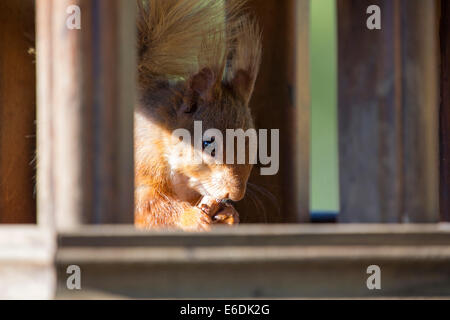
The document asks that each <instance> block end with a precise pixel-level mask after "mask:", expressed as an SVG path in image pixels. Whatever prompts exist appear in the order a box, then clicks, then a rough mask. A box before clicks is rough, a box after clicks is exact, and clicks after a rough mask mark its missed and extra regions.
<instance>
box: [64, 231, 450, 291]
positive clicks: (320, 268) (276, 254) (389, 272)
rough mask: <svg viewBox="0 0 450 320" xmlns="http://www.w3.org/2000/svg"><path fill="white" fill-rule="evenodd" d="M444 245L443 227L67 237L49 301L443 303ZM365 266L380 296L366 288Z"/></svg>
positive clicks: (447, 276) (448, 259)
mask: <svg viewBox="0 0 450 320" xmlns="http://www.w3.org/2000/svg"><path fill="white" fill-rule="evenodd" d="M449 236H450V229H449V226H448V225H444V224H443V225H390V226H386V225H370V226H368V225H331V226H328V225H322V226H310V225H298V224H296V225H272V226H261V225H246V226H244V225H242V226H238V227H236V228H217V229H214V230H213V231H212V232H211V233H203V234H186V233H182V232H161V231H159V232H156V231H154V232H136V231H135V230H133V229H132V227H107V226H104V227H91V228H84V229H82V230H71V231H68V232H65V233H63V234H61V235H60V237H59V239H60V242H59V249H58V252H57V254H56V262H57V270H58V289H57V294H56V297H57V298H64V299H72V298H84V299H89V298H308V297H309V298H311V297H316V298H317V297H328V298H338V297H347V298H348V297H359V298H362V297H364V298H376V297H448V296H449V295H450V273H449V270H450V249H449V244H450V243H449V241H450V237H449ZM180 243H181V244H183V245H182V246H180ZM224 243H226V246H224ZM69 264H76V265H78V266H79V267H80V268H81V272H82V290H72V291H70V290H67V288H66V279H67V274H66V268H67V266H68V265H69ZM373 264H375V265H378V266H380V268H381V286H382V290H369V289H368V288H367V286H366V281H367V278H368V277H369V275H368V274H367V267H368V266H370V265H373ZM330 268H331V269H332V270H333V272H330V270H331V269H330ZM336 275H339V276H336ZM149 288H151V290H149Z"/></svg>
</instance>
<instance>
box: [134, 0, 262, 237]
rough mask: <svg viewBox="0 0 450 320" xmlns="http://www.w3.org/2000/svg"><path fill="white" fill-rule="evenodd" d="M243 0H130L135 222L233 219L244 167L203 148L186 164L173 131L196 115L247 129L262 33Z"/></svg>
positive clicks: (207, 122)
mask: <svg viewBox="0 0 450 320" xmlns="http://www.w3.org/2000/svg"><path fill="white" fill-rule="evenodd" d="M244 4H245V1H244V0H227V1H223V0H222V1H221V0H217V1H216V0H208V1H202V0H149V1H146V2H145V1H144V2H143V1H138V5H139V20H138V35H139V36H138V52H139V60H138V75H139V80H138V92H139V97H138V102H137V106H136V108H135V133H134V135H135V138H134V144H135V225H136V226H137V227H139V228H146V229H148V228H178V229H182V230H185V231H204V230H209V229H210V228H211V226H212V225H213V224H226V225H234V224H237V223H239V214H238V212H237V211H236V210H235V209H234V207H233V206H232V205H231V204H230V202H229V200H231V201H239V200H241V199H242V198H243V197H244V195H245V192H246V185H247V180H248V177H249V175H250V172H251V170H252V165H251V164H247V163H246V164H223V163H218V162H217V161H215V159H214V158H211V157H209V156H208V155H203V156H202V159H203V161H202V162H201V163H194V162H192V161H191V160H189V158H188V157H187V156H186V154H184V153H183V151H180V148H176V147H175V146H176V145H177V144H178V143H182V142H180V141H179V140H178V139H176V138H175V137H174V136H173V134H172V133H173V132H174V130H177V129H180V128H182V129H187V130H189V132H193V131H194V121H201V122H202V127H203V130H207V129H209V128H215V129H218V130H220V131H222V132H225V130H226V129H243V130H247V129H249V128H253V126H254V124H253V120H252V116H251V112H250V109H249V106H248V104H249V100H250V97H251V95H252V91H253V88H254V84H255V80H256V77H257V74H258V69H259V64H260V60H261V32H260V29H259V27H258V25H257V23H256V22H255V20H254V19H253V18H250V17H249V15H248V14H246V13H245V12H244V10H243V5H244ZM210 142H211V141H203V143H204V144H208V143H210ZM189 148H194V146H193V145H189V144H188V145H186V146H185V149H189ZM246 148H248V145H246ZM197 151H198V150H197ZM199 152H202V151H201V150H200V151H199ZM235 163H236V162H235Z"/></svg>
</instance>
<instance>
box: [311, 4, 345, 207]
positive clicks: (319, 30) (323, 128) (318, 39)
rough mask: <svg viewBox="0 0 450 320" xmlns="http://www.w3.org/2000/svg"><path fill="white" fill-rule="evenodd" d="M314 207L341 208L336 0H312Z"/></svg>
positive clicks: (312, 191) (312, 165)
mask: <svg viewBox="0 0 450 320" xmlns="http://www.w3.org/2000/svg"><path fill="white" fill-rule="evenodd" d="M310 23H311V35H310V54H311V70H310V71H311V99H312V100H311V102H312V105H311V184H310V188H311V190H310V191H311V203H310V209H311V211H338V210H339V191H338V149H337V117H336V114H337V110H336V109H337V106H336V104H337V41H336V40H337V39H336V38H337V30H336V3H335V0H312V1H311V22H310Z"/></svg>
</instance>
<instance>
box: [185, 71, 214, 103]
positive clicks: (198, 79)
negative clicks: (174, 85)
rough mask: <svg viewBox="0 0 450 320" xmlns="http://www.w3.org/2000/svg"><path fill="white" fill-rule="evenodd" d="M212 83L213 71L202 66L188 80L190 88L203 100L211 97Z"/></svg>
mask: <svg viewBox="0 0 450 320" xmlns="http://www.w3.org/2000/svg"><path fill="white" fill-rule="evenodd" d="M214 83H215V77H214V73H213V72H212V71H211V69H209V68H203V69H202V70H200V72H198V73H197V74H195V75H193V76H192V77H191V79H190V80H189V86H190V89H191V90H192V91H193V92H195V93H196V94H198V95H199V96H200V97H202V98H203V99H205V100H209V99H211V97H212V90H213V87H214Z"/></svg>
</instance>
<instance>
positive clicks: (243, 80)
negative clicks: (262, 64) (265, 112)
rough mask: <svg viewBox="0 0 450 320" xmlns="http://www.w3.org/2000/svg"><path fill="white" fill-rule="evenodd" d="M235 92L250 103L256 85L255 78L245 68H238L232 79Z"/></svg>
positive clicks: (246, 102)
mask: <svg viewBox="0 0 450 320" xmlns="http://www.w3.org/2000/svg"><path fill="white" fill-rule="evenodd" d="M231 85H232V86H233V90H234V92H235V93H236V94H237V95H238V96H239V97H240V98H242V99H243V100H244V102H245V104H248V102H249V101H250V97H251V96H252V93H253V89H254V87H255V79H252V77H251V76H250V74H249V73H248V72H246V71H244V70H243V69H240V70H238V71H237V72H236V73H235V75H234V77H233V79H232V80H231Z"/></svg>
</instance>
